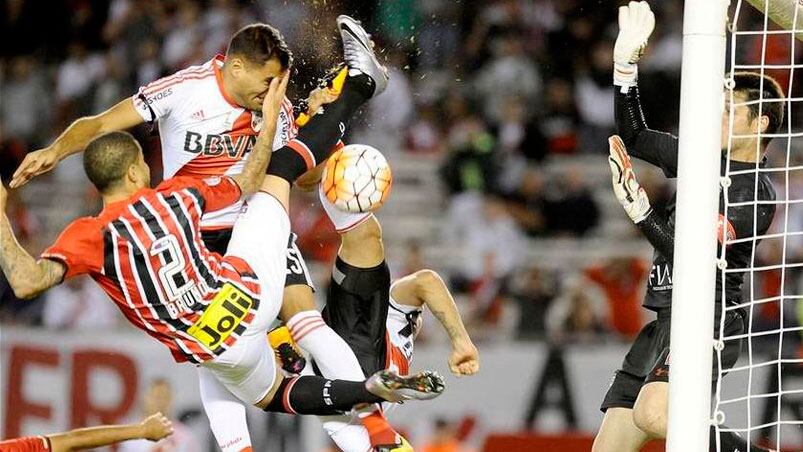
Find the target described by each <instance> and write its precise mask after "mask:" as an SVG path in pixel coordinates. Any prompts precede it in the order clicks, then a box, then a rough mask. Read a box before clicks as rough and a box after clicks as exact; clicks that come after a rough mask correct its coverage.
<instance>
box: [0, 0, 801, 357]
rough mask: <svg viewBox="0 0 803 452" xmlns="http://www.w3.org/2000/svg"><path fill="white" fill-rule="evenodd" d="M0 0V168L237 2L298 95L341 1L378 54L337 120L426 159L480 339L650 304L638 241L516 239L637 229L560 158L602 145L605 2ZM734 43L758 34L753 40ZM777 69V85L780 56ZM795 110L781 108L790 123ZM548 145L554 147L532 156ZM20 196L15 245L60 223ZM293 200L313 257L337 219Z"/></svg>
mask: <svg viewBox="0 0 803 452" xmlns="http://www.w3.org/2000/svg"><path fill="white" fill-rule="evenodd" d="M681 3H682V2H681V1H678V0H673V1H660V2H653V4H652V6H653V9H654V10H655V12H656V14H657V23H658V26H657V28H656V31H655V33H654V35H653V37H652V38H651V41H650V47H649V51H648V53H647V55H646V56H645V58H644V59H643V61H642V63H641V64H640V66H639V73H640V87H641V91H642V98H643V99H644V100H645V104H644V107H645V114H646V117H647V118H648V120H649V123H650V125H651V127H653V128H656V129H660V130H667V131H673V130H675V129H676V125H677V118H678V103H679V102H678V100H679V96H678V93H679V81H680V66H681V64H680V63H681V29H682V27H681V21H682V8H681ZM0 4H1V5H2V8H3V11H2V12H0V42H2V43H3V44H2V49H0V51H1V52H2V55H1V56H2V60H0V61H1V62H2V67H0V74H1V75H0V77H2V78H0V84H1V85H0V99H1V100H0V124H1V126H0V169H1V170H0V174H1V175H2V177H3V180H6V181H7V180H8V177H9V175H10V173H12V172H13V170H14V168H16V166H17V164H18V162H19V161H20V160H21V159H22V158H23V157H24V155H25V153H27V152H29V151H32V150H35V149H38V148H40V147H42V146H45V145H47V144H48V143H49V142H50V141H52V139H53V138H54V136H55V134H57V133H59V132H60V131H61V130H63V129H64V128H65V127H66V126H67V125H68V124H69V123H70V122H71V121H72V120H74V119H75V118H77V117H79V116H82V115H87V114H94V113H98V112H100V111H103V110H104V109H106V108H108V107H110V106H112V105H113V104H115V103H116V102H118V101H119V100H120V99H123V98H125V97H127V96H130V95H131V94H133V93H134V92H136V91H137V89H138V87H140V86H141V85H143V84H145V83H148V82H150V81H152V80H155V79H157V78H159V77H161V76H164V75H167V74H170V73H172V72H174V71H176V70H178V69H181V68H184V67H186V66H188V65H192V64H199V63H202V62H204V61H206V60H208V59H209V58H211V57H212V56H214V55H215V54H216V53H223V52H224V51H225V48H226V45H227V40H228V38H229V37H230V36H231V35H232V34H233V33H234V32H235V31H236V30H237V29H239V28H240V27H242V26H244V25H246V24H248V23H251V22H254V21H265V22H268V23H271V24H273V25H275V26H276V27H277V28H279V29H280V30H281V31H282V33H283V34H284V36H285V38H286V40H287V42H288V43H289V46H290V48H291V49H292V50H293V52H294V54H295V56H296V63H295V70H296V72H295V73H294V76H293V82H292V86H291V91H292V93H291V94H290V96H291V98H292V99H301V98H303V97H304V96H305V95H306V93H307V92H308V91H309V90H310V89H311V88H312V87H313V86H314V84H315V82H316V80H317V78H318V77H320V76H321V75H323V74H324V72H325V71H326V69H327V68H329V67H331V66H332V65H334V64H336V63H337V62H338V61H339V57H338V56H339V54H340V49H339V47H338V45H339V44H338V41H339V39H338V37H337V35H336V33H335V30H334V26H333V24H334V19H335V17H336V16H337V15H338V14H340V13H348V14H352V15H354V16H355V17H357V18H358V19H361V20H363V21H364V22H365V23H366V24H367V29H369V30H371V31H372V32H374V40H375V41H376V44H377V46H378V47H379V48H381V49H382V53H381V57H382V58H383V59H384V60H385V61H386V62H387V66H388V68H389V71H390V74H391V81H390V84H389V86H388V89H387V91H386V92H385V93H383V94H382V95H381V96H379V97H378V98H377V99H375V100H374V101H372V102H371V104H370V105H369V106H368V107H367V108H366V109H365V110H364V111H363V112H362V113H361V114H360V116H359V118H358V119H357V120H355V121H354V122H353V123H352V126H353V127H352V130H351V131H350V135H349V140H351V141H354V142H362V143H367V144H373V145H375V146H377V147H378V148H379V149H380V150H382V151H383V152H385V153H387V154H389V157H390V158H391V161H392V159H396V158H404V156H407V155H418V156H422V155H423V156H428V157H429V158H430V159H431V160H433V161H436V162H437V164H438V166H439V168H440V170H439V173H438V174H439V175H440V177H441V179H442V186H443V190H442V193H441V195H442V196H443V212H444V214H443V222H442V225H443V228H442V229H443V231H442V232H443V233H442V234H441V237H444V238H448V240H449V241H451V242H452V246H454V247H455V248H462V249H467V250H468V251H469V252H472V253H474V254H472V256H474V258H472V259H467V260H465V263H464V265H461V266H458V267H456V268H452V269H448V275H447V276H448V277H449V281H450V284H451V286H452V288H453V289H454V291H455V292H456V293H457V294H459V299H460V300H462V303H463V304H461V307H463V308H465V309H464V316H465V317H466V318H467V321H468V322H469V324H470V325H471V326H472V328H474V330H475V331H477V332H478V336H479V337H480V339H482V338H483V335H482V334H480V333H481V332H485V333H486V336H487V337H490V336H493V335H496V334H497V333H498V330H500V329H505V330H506V331H505V332H506V333H508V334H503V335H502V336H505V337H516V338H519V339H536V340H543V339H545V338H548V339H549V340H552V341H555V342H559V343H562V342H598V341H599V340H600V339H608V340H621V339H628V338H632V337H633V336H634V334H636V333H637V332H638V330H639V328H640V327H641V325H643V323H644V322H645V321H647V320H648V318H649V315H648V314H647V313H646V312H645V311H643V310H642V308H641V307H640V301H641V295H642V293H643V290H644V286H645V281H646V278H647V277H648V275H649V272H650V264H649V261H648V259H649V256H648V255H644V254H640V255H634V256H624V257H623V256H612V257H610V258H606V259H603V260H602V261H600V262H593V261H592V260H590V259H589V261H588V262H586V264H585V266H583V267H582V268H572V269H568V268H554V266H549V265H541V263H539V262H533V261H532V260H531V259H528V257H527V256H528V254H526V253H525V252H524V251H525V250H526V249H527V248H528V246H532V244H533V243H535V242H536V241H541V243H543V241H544V240H566V239H570V240H571V239H573V240H583V239H589V238H591V239H594V240H596V241H597V243H603V242H606V241H607V242H608V246H614V247H615V246H616V244H615V241H632V240H639V237H638V235H637V234H636V233H635V231H634V230H632V229H628V230H627V231H626V232H625V233H624V234H619V235H615V236H611V235H606V234H605V233H604V232H600V231H605V228H604V224H603V222H604V221H605V218H608V217H617V216H618V217H621V215H620V214H621V212H616V214H612V215H608V216H606V215H603V211H604V209H607V208H609V207H610V206H611V204H607V205H604V203H601V202H600V199H602V198H605V197H612V196H613V195H612V194H611V193H610V187H609V185H608V184H607V183H606V184H605V185H600V184H597V183H593V182H592V179H593V178H592V177H589V174H587V169H586V168H587V165H581V164H578V165H577V166H573V164H572V163H573V162H584V161H587V158H588V157H589V156H595V155H596V156H599V155H602V154H604V153H605V152H607V149H606V146H605V144H606V138H607V137H608V136H609V135H610V134H612V133H614V132H615V123H614V110H613V89H612V83H611V82H612V75H611V67H612V52H613V42H614V39H615V37H616V25H615V24H616V9H615V8H613V7H612V5H608V4H607V3H606V2H598V1H583V0H529V1H527V0H495V1H478V0H397V1H387V2H386V1H382V2H379V1H345V0H341V1H337V0H332V1H319V0H307V1H302V0H252V1H238V0H205V1H194V0H169V1H159V0H138V1H133V0H111V1H101V0H69V1H67V0H65V1H56V2H48V6H47V8H48V14H41V12H40V10H41V5H40V4H39V2H34V1H25V0H5V1H3V2H0ZM756 41H759V40H758V39H756ZM785 45H786V47H785ZM801 47H803V46H798V50H799V49H800V48H801ZM743 49H744V50H743V51H744V52H759V54H760V52H761V46H760V44H755V45H754V44H747V45H744V46H743ZM788 50H789V49H788V43H787V44H784V43H783V42H780V41H779V43H778V44H777V45H775V46H772V47H771V51H770V52H768V54H767V59H768V61H770V60H771V59H772V58H777V59H779V60H778V61H784V59H786V61H788V58H789V53H788ZM784 51H786V52H787V53H786V54H785V53H784ZM798 53H800V52H798ZM778 75H779V77H780V78H781V82H782V83H784V82H786V84H787V85H784V86H788V84H789V78H788V74H785V73H779V74H778ZM798 117H801V116H799V115H796V116H795V115H793V121H794V124H795V125H796V124H797V123H798V122H799V121H798V119H797V118H798ZM793 128H794V126H793ZM136 135H137V137H138V138H140V139H141V141H142V142H143V143H145V144H146V146H145V149H146V152H147V154H148V155H147V158H148V160H149V162H150V163H151V165H152V167H153V168H154V170H153V171H152V174H153V175H155V176H156V175H159V174H160V172H161V171H160V169H159V168H160V154H159V152H160V151H159V149H158V140H156V139H154V137H153V136H152V133H151V131H149V130H148V129H147V128H142V129H141V130H137V131H136ZM776 141H779V140H776ZM777 147H781V148H783V147H785V143H781V144H778V145H777ZM785 157H786V153H785V152H778V153H777V155H776V156H774V157H773V159H775V160H776V161H777V162H778V164H779V165H782V164H785V163H786V162H785V161H784V159H785ZM554 161H563V162H567V163H568V165H565V166H564V167H562V168H566V169H563V170H560V171H547V170H546V169H545V168H546V165H547V163H548V162H554ZM599 161H600V162H602V164H603V165H604V164H605V163H604V160H599ZM600 171H602V172H606V171H607V168H606V167H605V166H603V167H602V169H601V170H600ZM644 177H645V179H646V180H645V185H646V186H647V188H648V191H649V192H650V194H651V197H652V199H653V203H654V204H656V205H660V204H661V203H662V202H666V200H667V198H668V196H669V194H670V193H671V189H672V188H671V186H669V185H667V184H665V183H664V182H663V180H657V181H651V180H650V179H649V178H648V176H647V175H645V176H644ZM45 180H47V181H50V183H52V189H53V190H58V189H59V187H63V186H66V185H69V186H72V187H76V186H77V187H85V188H82V189H79V190H76V192H77V193H79V195H78V196H81V197H83V199H84V201H83V202H81V203H80V205H81V209H79V211H69V212H64V217H66V218H72V217H75V216H77V215H80V214H88V213H92V212H94V211H96V208H97V206H98V199H97V195H96V194H95V193H94V192H93V191H92V190H91V189H89V188H88V184H87V182H86V180H85V178H84V176H83V174H82V172H81V169H80V164H79V165H77V166H76V165H62V167H60V168H59V169H58V170H57V171H56V173H55V174H51V175H48V176H46V177H45ZM790 180H791V185H790V192H792V193H799V194H803V183H801V181H800V178H799V177H792V178H791V179H790ZM776 182H777V183H778V184H779V190H783V189H784V188H785V187H783V186H782V184H783V180H782V179H777V180H776ZM779 192H780V191H779ZM790 198H791V196H790ZM23 199H24V198H23V197H22V196H19V195H17V194H15V193H13V192H12V195H11V201H10V207H9V215H10V217H11V219H12V222H13V223H14V225H15V229H16V231H17V234H18V236H19V237H20V239H21V241H22V242H23V243H24V244H25V246H26V247H28V249H30V250H33V251H41V249H42V247H43V246H45V245H47V243H48V240H49V239H50V238H52V237H53V233H55V232H57V231H54V229H57V228H58V227H60V226H62V225H61V224H59V225H54V224H48V223H47V222H46V221H42V220H41V218H40V217H39V215H38V211H37V209H36V208H34V207H31V206H28V205H26V203H25V202H24V201H23ZM304 205H305V203H303V202H302V203H300V207H301V208H299V209H294V210H295V212H294V226H295V227H296V229H298V230H297V232H300V234H301V235H302V238H301V242H302V245H303V246H304V248H305V255H306V256H307V258H308V259H310V260H313V261H314V260H318V261H322V262H330V261H327V259H330V258H331V250H332V244H333V243H335V242H336V240H337V236H336V235H335V234H334V233H333V232H332V231H331V229H329V230H328V232H324V233H322V232H321V230H326V228H327V227H328V226H327V225H326V222H325V221H324V219H322V217H321V215H320V212H312V211H308V210H305V209H304ZM51 207H52V206H51ZM796 213H798V216H797V217H795V218H792V217H790V222H796V223H803V212H796ZM777 223H778V222H777V221H776V225H777ZM796 223H795V224H796ZM777 228H778V226H776V229H777ZM801 229H803V227H801ZM801 229H796V230H801ZM299 230H301V231H299ZM304 231H307V233H306V234H305V233H303V232H304ZM438 240H440V238H439V239H438ZM586 243H589V244H593V243H594V242H593V241H591V242H586ZM323 245H326V246H323ZM406 245H407V252H408V257H407V258H406V260H405V261H404V263H403V266H402V267H401V268H400V269H399V272H397V273H399V274H404V273H406V272H409V271H414V270H417V269H419V268H422V267H423V266H425V265H427V260H426V257H425V253H424V252H422V249H421V248H422V247H425V246H426V244H421V243H413V242H411V243H409V244H406ZM589 246H590V245H589ZM327 250H328V251H327ZM779 253H780V254H779ZM799 256H803V243H797V242H792V241H790V243H788V244H787V252H786V253H783V252H782V251H779V249H778V247H777V246H774V245H771V244H770V245H767V246H766V250H762V253H760V255H759V261H761V259H765V260H766V261H768V262H776V261H777V260H778V259H787V260H795V259H797V260H796V262H799V261H800V259H801V258H800V257H799ZM327 265H328V264H327ZM438 270H441V269H438ZM766 273H768V274H767V275H763V274H762V275H757V277H756V280H760V282H761V284H760V289H761V290H762V291H764V292H762V293H766V294H771V293H776V294H777V293H779V291H780V290H782V289H781V288H782V287H783V290H785V291H787V292H788V293H795V291H796V290H798V287H797V280H798V279H800V278H799V275H798V274H796V273H793V272H792V271H788V272H787V274H786V275H785V276H784V278H785V279H786V280H791V281H795V283H794V284H791V283H789V282H787V283H786V284H785V285H782V284H779V281H780V279H782V278H781V276H779V275H778V272H777V271H776V272H775V273H774V274H769V273H773V272H766ZM773 291H775V292H773ZM796 293H801V292H800V291H798V292H796ZM0 297H2V298H0V319H1V320H2V321H4V322H8V323H22V324H37V325H45V326H47V327H49V328H80V327H81V325H84V324H87V325H89V324H91V325H94V327H96V328H97V327H98V326H99V325H109V326H110V325H114V324H116V322H118V321H119V319H118V318H117V316H116V314H115V309H114V308H113V307H112V306H111V304H110V303H108V301H107V300H105V299H104V296H103V295H102V294H99V293H98V292H97V290H96V289H95V288H94V286H93V285H92V283H91V281H89V280H87V279H78V280H76V281H74V282H69V283H68V284H65V285H63V286H62V287H59V288H57V289H54V290H52V291H50V292H49V293H48V294H46V295H45V296H44V297H42V298H41V299H40V300H39V301H34V302H29V301H25V302H24V301H20V300H16V299H15V298H14V297H13V294H11V292H10V290H8V287H7V283H6V282H5V280H4V279H3V280H0ZM798 304H799V303H787V304H785V305H784V306H779V305H778V304H777V303H776V304H774V305H773V304H767V305H765V306H763V307H761V308H760V312H759V313H757V314H759V315H760V316H761V317H760V318H761V319H765V320H766V323H767V325H764V326H762V327H766V328H773V327H777V325H775V326H773V325H772V322H777V318H778V316H777V310H779V309H787V308H788V309H800V308H799V307H797V305H798ZM511 309H512V310H514V311H515V312H517V316H516V317H515V319H514V320H513V322H512V323H511V322H506V321H505V318H506V316H505V311H506V310H511ZM772 309H775V311H772ZM87 313H91V314H87ZM773 316H774V317H773ZM798 317H799V315H791V316H787V318H788V319H796V318H798ZM759 323H760V322H759ZM488 332H491V334H488ZM487 337H486V338H487Z"/></svg>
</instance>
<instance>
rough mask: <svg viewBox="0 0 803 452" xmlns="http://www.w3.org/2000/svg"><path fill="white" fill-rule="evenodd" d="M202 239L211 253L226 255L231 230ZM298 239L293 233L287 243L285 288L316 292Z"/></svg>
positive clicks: (208, 232)
mask: <svg viewBox="0 0 803 452" xmlns="http://www.w3.org/2000/svg"><path fill="white" fill-rule="evenodd" d="M201 238H202V239H203V241H204V244H205V245H206V248H208V249H209V250H210V251H214V252H216V253H218V254H220V255H225V254H226V249H228V247H229V241H230V240H231V229H220V230H217V231H206V232H202V233H201ZM297 239H298V236H297V235H296V234H295V233H294V232H291V233H290V238H289V239H288V243H287V279H285V282H284V287H288V286H294V285H304V286H309V287H311V288H312V289H313V290H315V286H314V285H313V284H312V278H311V277H310V275H309V270H307V263H306V262H304V257H303V256H302V255H301V251H299V249H298V246H297V245H296V240H297Z"/></svg>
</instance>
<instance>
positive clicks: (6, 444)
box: [0, 436, 50, 452]
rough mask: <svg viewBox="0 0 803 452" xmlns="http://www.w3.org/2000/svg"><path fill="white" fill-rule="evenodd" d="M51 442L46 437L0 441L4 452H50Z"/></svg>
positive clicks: (1, 449)
mask: <svg viewBox="0 0 803 452" xmlns="http://www.w3.org/2000/svg"><path fill="white" fill-rule="evenodd" d="M49 450H50V440H49V439H48V438H47V437H46V436H26V437H25V438H15V439H7V440H5V441H0V451H2V452H48V451H49Z"/></svg>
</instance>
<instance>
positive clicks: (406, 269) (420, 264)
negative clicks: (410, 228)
mask: <svg viewBox="0 0 803 452" xmlns="http://www.w3.org/2000/svg"><path fill="white" fill-rule="evenodd" d="M404 249H405V251H406V252H407V254H405V256H404V260H403V261H402V265H401V266H400V267H398V268H392V269H391V270H393V274H394V279H395V278H401V277H404V276H407V275H409V274H412V273H415V272H417V271H418V270H423V269H425V268H428V265H427V263H426V259H425V258H424V250H423V249H422V245H421V242H419V241H418V240H409V241H408V242H407V246H405V247H404Z"/></svg>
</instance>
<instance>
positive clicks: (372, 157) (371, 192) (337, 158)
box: [321, 144, 393, 213]
mask: <svg viewBox="0 0 803 452" xmlns="http://www.w3.org/2000/svg"><path fill="white" fill-rule="evenodd" d="M392 183H393V176H392V175H391V174H390V165H388V161H387V160H385V156H383V155H382V153H381V152H379V151H378V150H376V149H375V148H373V147H371V146H368V145H365V144H350V145H348V146H345V147H343V148H342V149H340V150H338V151H336V152H335V153H334V154H332V155H331V156H330V157H329V160H327V161H326V167H325V168H324V171H323V180H322V181H321V184H322V185H323V192H324V194H325V195H326V197H327V198H328V199H329V201H331V202H332V204H334V205H335V206H336V207H337V208H338V209H340V210H343V211H346V212H353V213H363V212H370V211H373V210H376V209H378V208H379V207H380V206H381V205H382V204H383V203H384V202H385V199H387V197H388V193H390V186H391V184H392Z"/></svg>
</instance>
